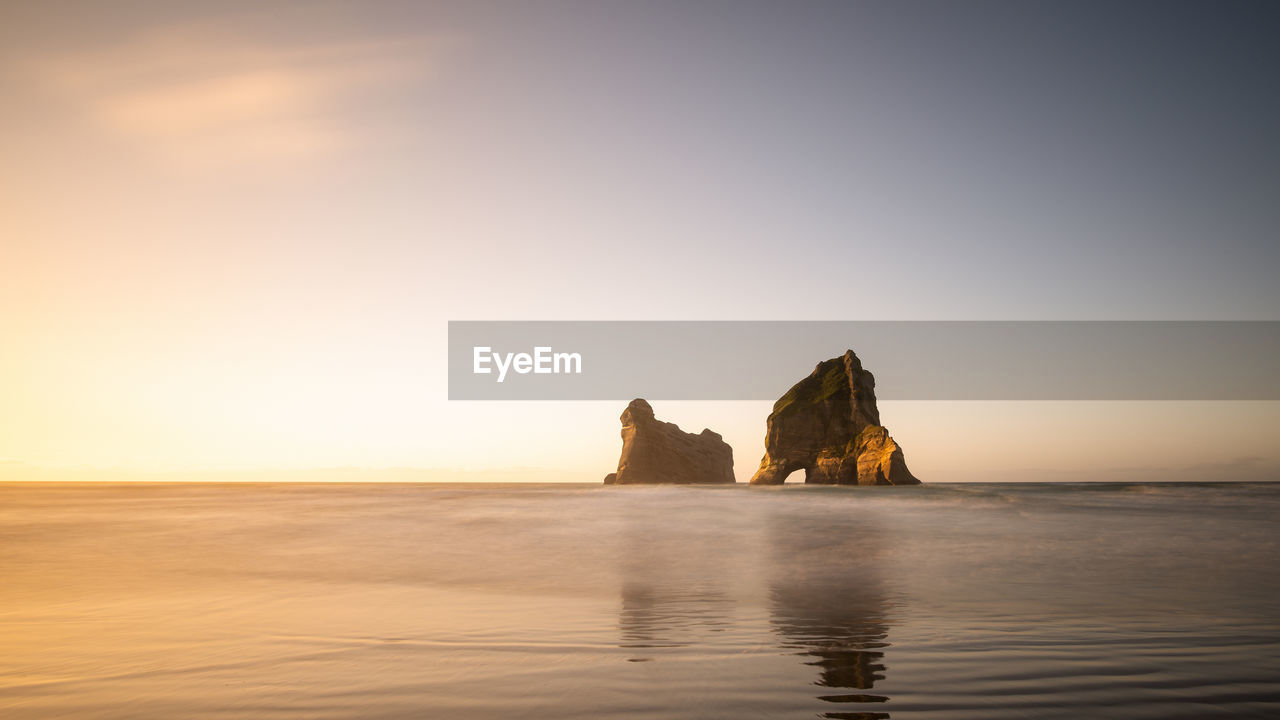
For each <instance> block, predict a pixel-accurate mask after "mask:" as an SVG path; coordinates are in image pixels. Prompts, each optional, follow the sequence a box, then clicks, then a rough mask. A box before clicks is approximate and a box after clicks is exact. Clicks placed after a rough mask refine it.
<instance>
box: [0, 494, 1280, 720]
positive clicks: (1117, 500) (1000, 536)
mask: <svg viewBox="0 0 1280 720" xmlns="http://www.w3.org/2000/svg"><path fill="white" fill-rule="evenodd" d="M1278 541H1280V484H1214V483H1204V484H1183V483H1179V484H1173V483H1170V484H1105V483H1088V482H1080V483H1060V484H941V483H937V484H928V485H924V486H920V487H868V488H861V487H852V488H850V487H816V486H805V485H802V484H801V485H783V486H779V487H767V488H766V487H750V486H745V485H739V486H727V487H720V486H643V487H634V486H633V487H605V486H597V485H581V484H541V485H518V484H509V485H485V484H471V485H465V484H373V483H369V484H359V483H352V484H323V483H316V484H307V483H281V484H243V483H227V484H213V483H209V484H197V483H185V484H183V483H174V484H157V483H133V484H127V483H126V484H57V483H45V484H37V483H9V484H4V485H0V718H5V719H6V720H25V719H34V718H40V719H44V718H76V719H78V718H84V719H90V718H92V719H93V720H107V719H114V718H119V719H128V720H146V719H151V718H155V719H163V720H173V719H175V718H177V719H185V718H193V719H208V720H224V719H228V720H229V719H231V718H237V719H240V718H243V719H250V718H252V719H254V720H275V719H284V718H306V719H315V718H441V719H446V720H455V719H457V720H470V719H476V720H486V719H490V718H492V719H498V718H502V719H510V718H537V719H542V718H547V719H555V720H565V719H576V718H582V719H584V720H585V719H588V718H590V719H593V720H598V719H600V718H618V719H626V720H677V719H686V718H691V719H699V718H724V719H726V720H727V719H730V718H732V719H733V720H743V719H744V718H843V719H845V720H869V719H873V718H894V719H895V720H935V719H936V720H944V719H945V720H965V719H973V720H998V719H1001V718H1061V719H1063V720H1067V719H1070V720H1079V719H1080V718H1133V719H1138V718H1146V719H1151V720H1175V719H1178V718H1186V719H1187V720H1191V719H1193V718H1194V719H1196V720H1204V719H1206V718H1277V717H1280V547H1278V546H1277V545H1278Z"/></svg>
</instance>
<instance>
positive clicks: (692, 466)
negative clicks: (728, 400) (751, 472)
mask: <svg viewBox="0 0 1280 720" xmlns="http://www.w3.org/2000/svg"><path fill="white" fill-rule="evenodd" d="M619 419H620V420H622V457H621V458H620V459H619V460H618V471H617V472H612V473H609V474H608V475H606V476H605V478H604V482H605V484H606V485H615V484H616V485H633V484H640V483H682V484H687V483H731V482H734V479H733V448H731V447H729V445H728V443H726V442H725V441H724V440H723V439H721V437H720V435H719V434H718V433H714V432H711V431H710V430H703V431H702V432H701V433H698V434H696V435H695V434H693V433H687V432H685V431H683V430H681V429H680V427H679V426H678V425H676V424H675V423H669V422H662V421H661V420H658V419H656V418H654V416H653V408H652V407H650V406H649V403H647V402H645V401H644V400H642V399H640V398H636V399H635V400H632V401H631V404H629V405H627V409H626V410H623V411H622V417H621V418H619Z"/></svg>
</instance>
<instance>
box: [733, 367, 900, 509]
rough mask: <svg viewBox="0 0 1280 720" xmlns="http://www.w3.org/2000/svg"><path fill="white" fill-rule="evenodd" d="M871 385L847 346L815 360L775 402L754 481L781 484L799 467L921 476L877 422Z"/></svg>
mask: <svg viewBox="0 0 1280 720" xmlns="http://www.w3.org/2000/svg"><path fill="white" fill-rule="evenodd" d="M875 387H876V381H875V377H874V376H873V375H872V374H871V373H870V372H868V371H867V370H864V369H863V368H862V362H861V361H860V360H858V356H857V355H855V354H854V353H853V351H852V350H849V351H847V352H845V354H844V355H843V356H842V357H838V358H832V359H830V360H826V361H824V362H820V363H818V366H817V367H815V368H814V369H813V372H812V373H810V374H809V377H807V378H805V379H803V380H801V381H800V382H798V383H796V384H795V386H794V387H792V388H791V389H790V390H788V391H787V393H786V394H785V395H783V396H782V397H781V398H779V399H778V402H776V403H774V405H773V412H772V413H770V415H769V420H768V423H767V429H766V430H765V440H764V445H765V453H764V459H762V460H761V461H760V469H759V470H757V471H756V474H755V475H754V476H752V478H751V482H752V484H755V485H778V484H781V483H783V482H784V481H786V479H787V476H788V475H790V474H791V473H792V472H794V471H795V470H799V469H803V470H804V471H805V477H804V481H805V482H806V483H818V484H823V485H918V484H920V481H919V480H917V479H916V478H915V476H914V475H912V474H911V471H910V470H908V469H907V464H906V461H905V460H903V457H902V448H900V447H898V444H897V443H896V442H894V440H893V438H892V437H890V436H889V431H888V430H886V429H885V428H884V427H883V426H881V425H880V410H879V409H878V408H877V407H876V393H875Z"/></svg>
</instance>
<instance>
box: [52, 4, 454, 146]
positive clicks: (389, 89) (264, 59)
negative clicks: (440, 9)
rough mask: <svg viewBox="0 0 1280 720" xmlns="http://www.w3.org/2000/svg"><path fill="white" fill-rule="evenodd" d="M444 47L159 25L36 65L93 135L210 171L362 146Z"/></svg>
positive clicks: (417, 40) (415, 40)
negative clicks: (384, 110)
mask: <svg viewBox="0 0 1280 720" xmlns="http://www.w3.org/2000/svg"><path fill="white" fill-rule="evenodd" d="M440 48H441V43H440V41H439V40H438V39H428V38H423V37H408V38H405V37H400V38H373V39H360V38H358V39H354V40H350V39H348V40H342V41H324V42H320V41H302V40H298V41H294V42H289V41H287V40H286V41H284V42H282V41H281V38H279V37H273V38H271V42H267V41H266V40H264V39H257V38H254V37H252V36H250V35H247V34H246V33H244V32H238V31H237V30H236V29H235V28H233V27H228V26H225V25H213V24H207V25H199V26H186V27H180V28H164V29H151V30H148V31H145V32H142V33H139V34H137V35H135V36H133V37H130V38H128V39H126V40H125V41H122V42H119V43H116V44H113V45H110V46H103V47H97V48H91V49H88V50H82V51H77V52H74V53H68V54H64V55H60V56H56V57H50V58H44V59H42V60H41V61H39V62H38V63H36V65H35V70H36V76H37V77H38V78H39V79H40V82H41V83H42V84H43V85H45V86H46V87H47V88H48V89H50V90H51V91H53V92H54V93H55V94H56V96H57V97H58V98H59V99H60V100H61V101H62V102H64V103H66V107H67V108H68V110H70V111H71V112H74V113H76V114H77V115H80V116H81V117H83V119H85V120H86V121H87V122H89V123H91V124H92V126H93V127H95V128H97V129H98V130H100V131H103V132H107V133H110V134H113V135H115V136H118V137H121V138H124V139H126V140H128V141H131V142H135V143H137V144H138V145H139V146H140V147H141V148H142V149H144V150H146V151H147V152H151V153H155V154H156V155H158V156H160V157H162V158H163V159H166V160H170V161H174V162H178V163H182V164H184V165H186V164H194V165H199V166H206V165H210V164H214V165H226V164H242V163H257V162H275V161H297V160H302V159H306V158H311V157H316V156H318V155H323V154H327V153H330V152H332V151H334V150H335V149H338V148H341V147H344V146H348V145H350V144H352V143H355V142H359V141H360V140H361V139H362V137H361V133H360V131H358V130H357V129H356V128H357V127H359V126H367V123H354V122H352V121H351V120H352V116H353V115H354V114H356V113H358V111H359V109H360V108H361V107H362V106H365V105H370V104H373V103H369V102H368V101H369V99H370V98H371V97H380V96H385V95H388V94H391V93H396V92H399V91H401V90H403V89H404V88H406V87H408V86H410V85H411V84H412V83H414V82H416V81H419V80H421V79H422V78H424V77H425V76H426V75H427V73H428V72H429V70H431V69H432V68H433V66H434V64H435V62H436V59H437V57H438V54H439V52H438V51H439V50H440Z"/></svg>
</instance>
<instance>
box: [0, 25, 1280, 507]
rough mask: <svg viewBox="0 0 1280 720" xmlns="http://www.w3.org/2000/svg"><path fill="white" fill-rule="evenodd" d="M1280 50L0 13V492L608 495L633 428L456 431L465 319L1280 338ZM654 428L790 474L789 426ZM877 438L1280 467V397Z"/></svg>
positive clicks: (1075, 407) (496, 425)
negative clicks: (363, 490) (721, 446)
mask: <svg viewBox="0 0 1280 720" xmlns="http://www.w3.org/2000/svg"><path fill="white" fill-rule="evenodd" d="M1278 35H1280V6H1278V5H1276V4H1275V3H1269V2H1256V3H1251V2H1199V3H1182V2H1061V3H1048V2H1021V1H1020V2H1001V3H990V2H986V3H984V2H966V3H957V2H935V3H927V2H893V3H889V2H884V3H880V2H840V3H837V2H799V3H746V2H723V3H721V2H705V1H704V2H686V3H674V2H670V3H666V2H633V3H621V2H577V3H568V2H512V3H486V2H466V3H463V2H459V3H449V4H445V3H417V2H405V3H377V2H367V3H345V2H344V3H319V2H307V3H297V4H286V3H266V4H264V3H258V2H246V3H233V2H217V3H215V2H201V3H190V2H188V3H182V2H113V3H83V4H76V3H19V2H4V3H3V4H0V89H2V90H3V97H4V111H3V112H2V113H0V158H3V161H4V170H3V173H2V174H0V271H2V272H3V282H0V333H2V335H0V337H3V343H2V344H0V373H2V374H0V399H2V401H0V460H3V462H4V466H5V467H8V468H9V469H10V471H9V475H8V477H14V476H16V475H22V474H23V473H31V472H34V470H33V468H38V467H64V468H65V467H72V468H115V469H116V470H117V471H119V472H125V473H129V472H143V471H156V470H183V471H192V470H218V471H223V470H242V469H276V470H281V469H299V468H331V467H376V468H387V467H410V468H433V469H436V470H437V471H438V473H437V475H435V476H433V477H439V478H440V479H448V478H450V477H454V478H458V479H495V478H501V479H514V478H516V477H529V478H534V479H550V478H557V479H569V480H596V479H598V478H599V476H602V475H603V474H604V473H605V472H607V471H609V470H610V469H612V465H613V464H614V463H616V456H617V451H618V447H619V442H620V441H619V440H618V437H617V430H618V425H617V420H616V417H617V414H618V413H619V412H620V411H621V409H622V406H621V403H619V404H618V405H617V406H616V407H615V406H614V405H612V404H609V403H561V404H556V403H528V404H514V403H511V404H492V403H485V404H482V403H474V404H473V403H453V404H451V403H449V402H447V400H446V399H445V382H446V378H445V372H444V342H445V331H446V326H445V323H446V321H447V320H450V319H877V318H885V319H1267V320H1276V319H1280V313H1278V312H1277V311H1278V310H1280V283H1277V282H1276V280H1275V272H1276V268H1277V267H1280V242H1277V238H1280V202H1278V201H1277V200H1280V93H1277V92H1276V86H1275V81H1276V77H1277V76H1278V74H1280V43H1276V42H1275V38H1276V37H1277V36H1278ZM761 342H762V343H766V342H767V339H762V340H761ZM855 349H856V348H855ZM818 359H820V358H815V361H816V360H818ZM871 369H872V370H873V371H874V370H875V368H871ZM808 370H809V368H807V367H806V368H797V379H799V377H801V376H803V375H804V374H805V373H806V372H807V371H808ZM783 390H785V388H779V393H781V392H782V391H783ZM656 409H657V411H658V413H659V416H660V417H664V418H667V419H671V420H674V421H676V422H679V423H681V424H682V425H683V426H685V427H686V429H692V430H697V429H700V428H701V427H702V426H706V425H709V426H711V427H713V428H715V429H717V430H720V431H721V432H722V433H724V434H725V436H726V438H727V439H728V440H730V442H731V443H732V444H733V445H734V447H735V457H736V460H737V469H738V474H739V477H740V478H744V479H745V477H747V476H749V475H750V473H751V471H752V470H753V469H754V467H755V464H756V463H757V462H758V460H759V455H760V452H761V450H762V447H763V446H762V439H763V434H764V416H765V415H766V414H767V412H768V404H767V403H765V404H761V403H670V404H662V403H659V404H658V405H657V407H656ZM882 415H883V418H884V421H885V423H886V424H887V425H888V426H889V428H890V430H891V431H893V433H894V435H895V436H896V437H897V438H898V439H899V441H900V442H901V443H902V444H903V446H904V447H905V448H906V451H907V459H908V462H909V463H910V464H911V466H912V469H913V470H914V471H915V472H916V474H917V475H919V476H920V477H921V478H922V479H924V480H925V481H926V482H927V481H931V480H932V481H937V480H946V479H955V480H977V479H984V478H991V479H1018V478H1026V479H1121V478H1122V476H1123V477H1132V478H1134V479H1156V478H1157V477H1166V476H1167V477H1171V478H1172V477H1176V478H1177V479H1190V478H1202V479H1219V478H1222V479H1238V478H1246V477H1248V478H1254V477H1261V476H1268V474H1271V475H1274V472H1275V470H1276V469H1277V468H1280V450H1278V449H1277V448H1278V447H1280V443H1278V442H1276V441H1277V439H1278V438H1277V434H1278V433H1277V428H1280V409H1277V408H1276V404H1275V403H1050V404H1045V403H921V402H915V403H884V407H882ZM521 469H527V470H521Z"/></svg>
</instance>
